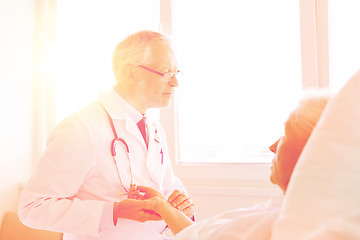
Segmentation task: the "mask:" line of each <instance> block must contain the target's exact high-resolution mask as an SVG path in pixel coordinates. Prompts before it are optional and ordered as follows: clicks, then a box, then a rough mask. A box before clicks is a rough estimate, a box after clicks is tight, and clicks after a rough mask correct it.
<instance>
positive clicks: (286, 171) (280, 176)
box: [269, 134, 302, 192]
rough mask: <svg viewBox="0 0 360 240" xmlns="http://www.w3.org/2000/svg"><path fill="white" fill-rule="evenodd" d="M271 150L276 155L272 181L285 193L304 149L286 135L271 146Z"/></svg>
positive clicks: (272, 168)
mask: <svg viewBox="0 0 360 240" xmlns="http://www.w3.org/2000/svg"><path fill="white" fill-rule="evenodd" d="M269 149H270V151H272V152H273V153H275V155H274V158H273V162H272V163H273V165H272V167H271V176H270V180H271V182H272V183H274V184H277V185H278V186H279V187H280V188H281V189H282V190H283V191H284V192H285V191H286V188H287V185H288V183H289V180H290V177H291V174H292V172H293V169H294V166H295V164H296V161H297V160H298V158H299V156H300V153H301V150H302V147H301V146H299V142H297V141H296V140H295V139H294V138H291V137H289V136H287V134H285V136H283V137H281V138H280V139H279V140H278V141H276V142H275V143H274V144H273V145H271V146H270V147H269Z"/></svg>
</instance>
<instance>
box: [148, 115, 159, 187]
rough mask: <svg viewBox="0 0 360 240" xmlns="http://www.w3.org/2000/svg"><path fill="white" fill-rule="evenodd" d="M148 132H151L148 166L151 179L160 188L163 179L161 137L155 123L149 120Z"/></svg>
mask: <svg viewBox="0 0 360 240" xmlns="http://www.w3.org/2000/svg"><path fill="white" fill-rule="evenodd" d="M148 133H149V147H148V154H147V161H146V166H147V168H148V171H149V174H150V176H151V179H152V181H153V183H154V185H155V186H156V188H157V189H160V186H161V184H160V181H161V177H160V176H161V175H162V173H161V169H160V161H161V159H160V152H159V151H161V145H160V139H159V137H158V134H157V129H156V127H155V125H154V124H153V123H152V122H150V121H149V123H148Z"/></svg>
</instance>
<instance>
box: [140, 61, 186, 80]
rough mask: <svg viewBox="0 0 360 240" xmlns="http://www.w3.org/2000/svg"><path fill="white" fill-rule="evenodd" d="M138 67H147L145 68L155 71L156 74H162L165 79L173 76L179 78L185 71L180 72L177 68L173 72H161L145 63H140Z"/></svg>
mask: <svg viewBox="0 0 360 240" xmlns="http://www.w3.org/2000/svg"><path fill="white" fill-rule="evenodd" d="M138 67H141V68H143V69H145V70H147V71H149V72H152V73H155V74H157V75H159V76H162V77H163V79H164V80H165V81H167V80H169V79H171V78H172V77H175V78H176V79H177V80H178V79H179V77H181V76H182V75H183V73H182V72H180V71H179V70H177V71H176V72H174V73H173V72H165V73H161V72H159V71H156V70H154V69H152V68H149V67H146V66H143V65H138Z"/></svg>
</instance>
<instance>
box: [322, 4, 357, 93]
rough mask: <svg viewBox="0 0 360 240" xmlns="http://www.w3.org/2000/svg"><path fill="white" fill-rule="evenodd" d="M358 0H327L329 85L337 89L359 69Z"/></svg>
mask: <svg viewBox="0 0 360 240" xmlns="http://www.w3.org/2000/svg"><path fill="white" fill-rule="evenodd" d="M359 11H360V1H354V0H341V1H340V0H330V1H329V18H330V24H329V26H330V27H329V35H330V36H329V46H330V51H329V55H330V86H331V88H333V89H339V88H340V87H342V86H343V85H344V84H345V82H346V81H347V80H348V79H349V78H350V77H351V76H352V75H353V74H355V73H356V72H357V71H358V70H360V33H359V23H360V15H359Z"/></svg>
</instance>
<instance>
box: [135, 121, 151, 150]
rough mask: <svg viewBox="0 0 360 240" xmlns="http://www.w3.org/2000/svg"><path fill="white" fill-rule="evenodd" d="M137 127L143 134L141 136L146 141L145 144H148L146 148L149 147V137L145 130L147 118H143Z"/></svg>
mask: <svg viewBox="0 0 360 240" xmlns="http://www.w3.org/2000/svg"><path fill="white" fill-rule="evenodd" d="M137 126H138V128H139V130H140V132H141V135H142V136H143V138H144V141H145V144H146V147H148V144H149V142H148V139H147V136H146V129H145V126H146V118H145V117H143V118H142V119H141V120H140V121H139V122H138V123H137Z"/></svg>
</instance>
